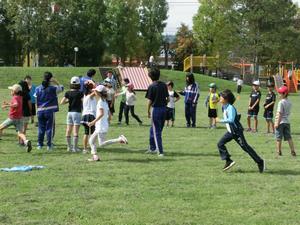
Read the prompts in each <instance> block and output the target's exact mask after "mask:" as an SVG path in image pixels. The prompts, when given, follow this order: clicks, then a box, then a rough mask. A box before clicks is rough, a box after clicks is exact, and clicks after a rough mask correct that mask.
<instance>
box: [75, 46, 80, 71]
mask: <svg viewBox="0 0 300 225" xmlns="http://www.w3.org/2000/svg"><path fill="white" fill-rule="evenodd" d="M78 51H79V48H78V47H74V53H75V67H76V66H77V52H78Z"/></svg>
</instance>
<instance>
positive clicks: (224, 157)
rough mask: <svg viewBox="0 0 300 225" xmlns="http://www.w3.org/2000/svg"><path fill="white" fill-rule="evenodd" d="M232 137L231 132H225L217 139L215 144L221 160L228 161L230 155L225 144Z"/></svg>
mask: <svg viewBox="0 0 300 225" xmlns="http://www.w3.org/2000/svg"><path fill="white" fill-rule="evenodd" d="M232 139H233V136H232V134H231V133H229V132H227V133H225V134H224V136H223V137H222V138H221V139H220V140H219V142H218V144H217V146H218V149H219V153H220V157H221V159H222V160H226V161H230V160H231V158H230V157H231V156H230V154H229V152H228V150H227V147H226V146H225V145H226V143H228V142H230V141H231V140H232Z"/></svg>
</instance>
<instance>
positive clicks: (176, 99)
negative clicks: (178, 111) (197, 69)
mask: <svg viewBox="0 0 300 225" xmlns="http://www.w3.org/2000/svg"><path fill="white" fill-rule="evenodd" d="M174 97H175V101H174V102H178V101H179V100H180V96H179V95H178V94H177V92H176V91H174Z"/></svg>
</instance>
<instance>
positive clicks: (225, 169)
mask: <svg viewBox="0 0 300 225" xmlns="http://www.w3.org/2000/svg"><path fill="white" fill-rule="evenodd" d="M234 165H235V161H232V160H229V161H226V163H225V166H224V168H223V171H227V170H229V169H230V168H231V167H233V166H234Z"/></svg>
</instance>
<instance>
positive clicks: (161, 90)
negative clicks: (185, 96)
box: [146, 81, 169, 107]
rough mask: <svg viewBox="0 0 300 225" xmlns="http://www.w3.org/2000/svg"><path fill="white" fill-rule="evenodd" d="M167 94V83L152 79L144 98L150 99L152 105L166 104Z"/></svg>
mask: <svg viewBox="0 0 300 225" xmlns="http://www.w3.org/2000/svg"><path fill="white" fill-rule="evenodd" d="M168 96H169V93H168V88H167V85H166V84H165V83H163V82H161V81H154V82H153V83H152V84H150V86H149V87H148V90H147V93H146V98H148V99H149V100H151V101H152V107H163V106H166V105H167V97H168Z"/></svg>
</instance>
